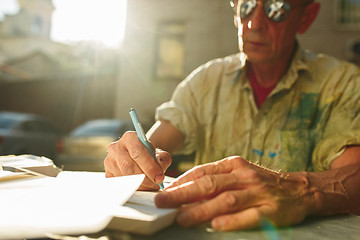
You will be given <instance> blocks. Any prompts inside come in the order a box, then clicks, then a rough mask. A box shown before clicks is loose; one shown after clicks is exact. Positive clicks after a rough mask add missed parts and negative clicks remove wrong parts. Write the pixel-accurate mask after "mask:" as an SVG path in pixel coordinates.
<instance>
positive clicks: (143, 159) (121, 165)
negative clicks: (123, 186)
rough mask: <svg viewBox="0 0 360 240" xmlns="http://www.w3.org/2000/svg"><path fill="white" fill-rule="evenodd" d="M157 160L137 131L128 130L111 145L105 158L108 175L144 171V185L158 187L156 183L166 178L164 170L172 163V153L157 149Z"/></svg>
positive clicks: (152, 187)
mask: <svg viewBox="0 0 360 240" xmlns="http://www.w3.org/2000/svg"><path fill="white" fill-rule="evenodd" d="M155 156H156V158H157V159H158V160H155V159H154V158H153V157H152V155H151V154H150V153H149V151H148V150H147V148H146V147H145V146H144V145H143V144H142V143H141V142H140V140H139V139H138V137H137V134H136V133H135V132H126V133H125V134H124V135H123V136H122V138H121V139H120V140H119V141H117V142H114V143H112V144H110V145H109V147H108V156H107V157H106V158H105V160H104V166H105V172H106V176H107V177H113V176H124V175H133V174H141V173H144V174H145V175H146V176H147V178H145V180H144V182H143V184H142V186H143V187H147V188H151V189H154V188H155V189H158V186H156V184H158V183H160V182H162V181H163V180H164V171H165V170H166V169H167V168H168V167H169V166H170V164H171V155H170V154H169V153H167V152H165V151H162V150H156V154H155Z"/></svg>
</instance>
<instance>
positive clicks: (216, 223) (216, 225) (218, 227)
mask: <svg viewBox="0 0 360 240" xmlns="http://www.w3.org/2000/svg"><path fill="white" fill-rule="evenodd" d="M211 226H212V228H213V229H215V230H221V228H222V222H221V220H219V219H214V220H213V221H212V222H211Z"/></svg>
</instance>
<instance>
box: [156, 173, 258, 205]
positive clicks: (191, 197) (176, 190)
mask: <svg viewBox="0 0 360 240" xmlns="http://www.w3.org/2000/svg"><path fill="white" fill-rule="evenodd" d="M250 174H252V173H250ZM241 177H242V176H241ZM249 180H251V179H248V180H247V181H242V180H241V179H239V177H238V176H237V175H235V174H217V175H205V176H203V177H201V178H199V179H196V180H195V181H190V182H187V183H184V184H182V185H179V186H175V187H173V186H171V187H170V188H166V189H165V190H164V191H162V192H161V193H159V194H157V195H156V197H155V204H156V205H157V206H158V207H165V208H169V207H170V208H172V207H178V206H180V205H181V204H185V203H191V202H196V201H201V200H205V199H209V198H212V197H215V196H216V195H218V194H219V193H221V192H223V191H229V190H235V189H241V188H245V187H246V186H248V185H249V182H248V181H249ZM251 181H252V180H251Z"/></svg>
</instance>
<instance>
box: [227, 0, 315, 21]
mask: <svg viewBox="0 0 360 240" xmlns="http://www.w3.org/2000/svg"><path fill="white" fill-rule="evenodd" d="M255 1H256V7H255V8H254V9H256V8H257V2H259V1H261V0H255ZM265 1H268V0H265ZM265 1H264V2H265ZM283 1H284V2H285V3H287V4H288V5H289V7H290V9H289V13H290V11H291V10H293V9H294V8H297V7H302V6H306V5H309V4H311V3H313V2H314V0H310V1H308V2H306V3H303V4H297V5H295V6H294V5H291V4H290V3H289V2H288V1H287V0H283ZM238 3H239V0H231V1H230V2H229V4H230V7H231V9H232V10H233V12H234V14H235V15H236V16H237V15H238V13H237V5H238ZM241 4H242V3H241ZM264 11H265V9H264ZM251 15H252V13H250V14H248V15H246V16H245V17H243V18H241V17H240V16H239V17H240V18H241V19H242V20H243V19H246V18H248V17H250V16H251ZM266 17H267V18H268V19H269V20H270V21H272V22H275V23H277V22H282V21H285V20H286V19H287V17H286V18H285V19H283V20H281V21H275V20H273V19H272V18H270V17H269V16H266Z"/></svg>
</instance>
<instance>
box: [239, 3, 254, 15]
mask: <svg viewBox="0 0 360 240" xmlns="http://www.w3.org/2000/svg"><path fill="white" fill-rule="evenodd" d="M256 5H257V0H247V1H243V2H242V3H241V5H240V18H242V19H244V18H247V17H249V16H250V15H251V14H252V13H253V11H254V10H255V8H256Z"/></svg>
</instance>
